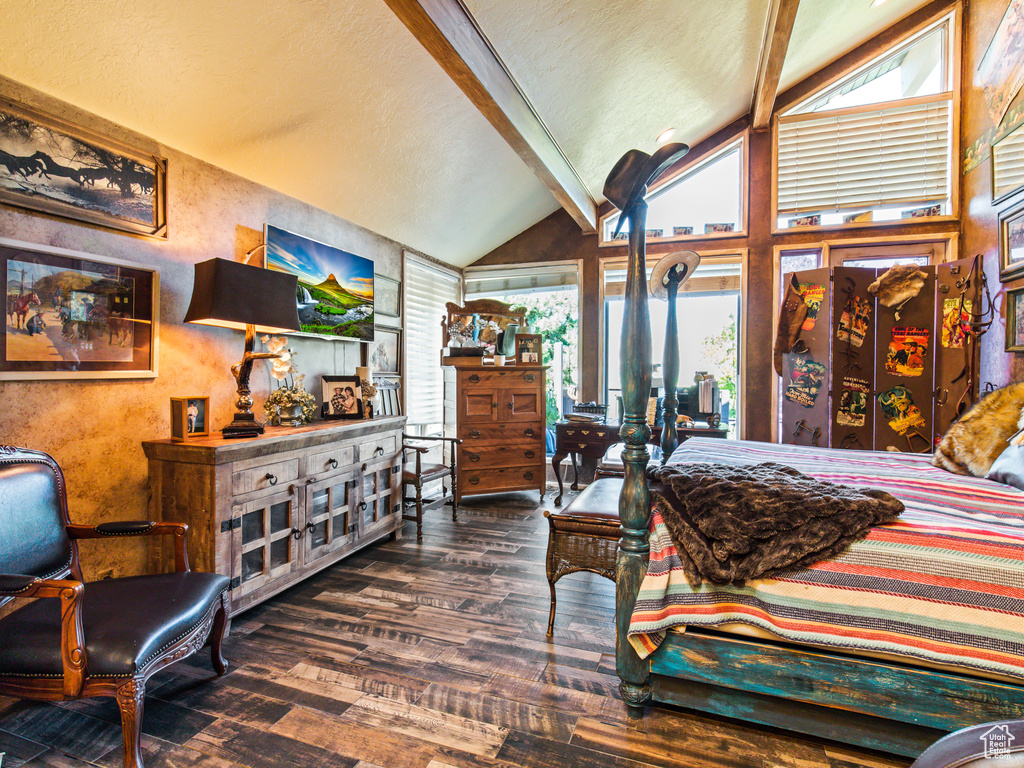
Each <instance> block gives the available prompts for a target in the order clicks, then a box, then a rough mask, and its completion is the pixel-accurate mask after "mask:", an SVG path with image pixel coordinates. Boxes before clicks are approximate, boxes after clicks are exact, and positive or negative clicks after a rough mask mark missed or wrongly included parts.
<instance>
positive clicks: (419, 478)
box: [402, 433, 462, 541]
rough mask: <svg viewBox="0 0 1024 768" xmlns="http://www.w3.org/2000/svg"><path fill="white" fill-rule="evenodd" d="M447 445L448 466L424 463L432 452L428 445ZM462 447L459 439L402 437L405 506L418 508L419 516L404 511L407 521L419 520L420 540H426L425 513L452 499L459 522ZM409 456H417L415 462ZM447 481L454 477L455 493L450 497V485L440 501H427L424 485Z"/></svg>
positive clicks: (403, 435)
mask: <svg viewBox="0 0 1024 768" xmlns="http://www.w3.org/2000/svg"><path fill="white" fill-rule="evenodd" d="M437 442H443V443H448V446H447V448H446V450H447V452H448V463H447V464H435V463H427V462H424V461H423V455H424V454H425V453H427V452H428V451H430V449H431V448H432V447H435V446H431V445H424V443H437ZM461 444H462V440H461V439H460V438H457V437H441V436H439V435H431V436H429V437H420V436H416V435H407V434H405V433H403V434H402V489H403V491H402V507H403V510H404V509H406V508H408V505H410V504H412V505H415V507H414V508H415V510H416V513H415V514H411V513H405V512H404V511H403V514H402V519H403V520H415V521H416V541H423V510H424V509H433V508H434V507H439V506H441V505H442V504H444V503H445V502H446V501H447V500H448V499H449V498H451V505H452V520H453V521H456V522H457V521H458V519H459V518H458V509H457V507H456V502H455V498H456V494H455V483H456V468H457V466H458V464H457V459H456V451H457V449H458V446H459V445H461ZM409 453H412V454H413V457H412V460H411V461H409ZM447 478H451V489H452V492H451V494H450V496H449V493H448V486H447V484H443V485H442V486H441V495H440V496H439V497H438V498H436V499H424V498H423V486H424V485H426V484H428V483H434V482H437V481H438V480H440V481H442V482H444V481H445V480H446V479H447ZM408 486H412V488H413V495H412V496H406V495H405V488H406V487H408Z"/></svg>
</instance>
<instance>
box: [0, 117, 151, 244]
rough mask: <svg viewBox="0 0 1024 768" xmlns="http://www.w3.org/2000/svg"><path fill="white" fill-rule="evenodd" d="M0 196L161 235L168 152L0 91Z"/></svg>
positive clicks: (48, 210) (88, 220)
mask: <svg viewBox="0 0 1024 768" xmlns="http://www.w3.org/2000/svg"><path fill="white" fill-rule="evenodd" d="M0 150H3V152H4V153H5V154H6V156H7V157H8V158H10V160H9V161H7V162H5V163H4V164H3V165H0V203H4V204H6V205H12V206H16V207H18V208H25V209H27V210H30V211H35V212H37V213H43V214H48V215H50V216H56V217H59V218H62V219H69V220H71V221H74V222H77V223H82V224H91V225H94V226H97V227H102V228H104V229H110V230H113V231H115V232H123V233H128V234H133V235H144V236H147V237H154V238H158V239H161V240H166V239H167V160H166V158H163V157H158V156H157V155H152V154H149V153H147V152H144V151H143V150H141V149H139V148H138V147H132V146H129V145H128V144H125V143H122V142H120V141H115V140H114V139H111V138H110V137H107V136H101V135H99V134H97V133H93V132H92V131H87V130H85V129H84V128H82V127H80V126H77V125H74V124H72V123H70V122H68V121H67V120H62V119H60V118H58V117H54V116H53V115H48V114H46V113H44V112H40V111H39V110H37V109H33V108H32V107H29V106H27V105H25V104H21V103H19V102H16V101H12V100H10V99H6V98H2V97H0Z"/></svg>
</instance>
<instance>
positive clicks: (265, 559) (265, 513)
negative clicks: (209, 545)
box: [232, 490, 299, 595]
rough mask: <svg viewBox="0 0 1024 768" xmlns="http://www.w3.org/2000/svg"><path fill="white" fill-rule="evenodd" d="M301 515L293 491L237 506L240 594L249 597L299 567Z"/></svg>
mask: <svg viewBox="0 0 1024 768" xmlns="http://www.w3.org/2000/svg"><path fill="white" fill-rule="evenodd" d="M297 514H298V509H297V503H296V497H295V493H294V492H293V491H291V490H288V491H284V492H282V493H278V494H274V495H272V496H265V497H263V498H261V499H257V500H254V501H250V502H247V503H245V504H242V505H239V506H237V507H235V509H234V513H233V515H232V517H236V516H237V517H238V518H239V525H238V527H236V528H235V530H234V534H235V542H236V544H237V546H236V547H234V553H235V555H234V573H233V576H234V578H236V579H238V583H237V584H238V589H240V590H241V591H240V592H239V593H238V594H240V595H245V594H248V593H249V592H252V591H253V590H254V589H257V588H259V587H261V586H262V585H263V584H266V583H267V582H268V581H270V580H272V579H275V578H277V577H279V576H282V575H284V574H285V573H287V572H288V571H290V570H291V569H292V568H293V567H296V566H297V565H298V559H299V558H298V549H297V546H296V544H297V542H296V538H295V536H294V534H295V533H296V532H297V531H298V528H297V527H296V522H297V519H296V516H297Z"/></svg>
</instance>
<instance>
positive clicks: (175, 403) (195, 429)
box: [171, 397, 210, 442]
mask: <svg viewBox="0 0 1024 768" xmlns="http://www.w3.org/2000/svg"><path fill="white" fill-rule="evenodd" d="M208 434H210V398H208V397H172V398H171V440H175V441H177V442H183V441H185V440H188V439H189V438H190V437H200V436H202V435H208Z"/></svg>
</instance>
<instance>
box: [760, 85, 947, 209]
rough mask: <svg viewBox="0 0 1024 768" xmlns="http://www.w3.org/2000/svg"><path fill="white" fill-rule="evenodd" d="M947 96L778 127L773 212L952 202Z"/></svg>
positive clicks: (800, 118)
mask: <svg viewBox="0 0 1024 768" xmlns="http://www.w3.org/2000/svg"><path fill="white" fill-rule="evenodd" d="M951 104H952V94H950V93H942V94H939V95H937V96H933V97H928V98H927V99H921V100H915V101H914V102H913V103H906V102H903V103H898V104H893V103H889V104H887V105H882V106H879V105H872V106H870V107H863V108H857V109H844V110H836V111H834V112H829V113H811V114H801V115H790V116H786V117H782V118H780V119H779V125H778V168H777V174H778V175H777V183H778V213H779V214H780V215H790V214H798V213H814V212H819V211H842V210H851V209H857V208H871V207H878V206H885V205H892V204H908V205H913V204H916V203H928V202H939V201H943V200H946V199H948V198H949V194H950V193H949V178H950V166H951V163H952V159H951V156H950V136H951V120H950V108H951Z"/></svg>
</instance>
